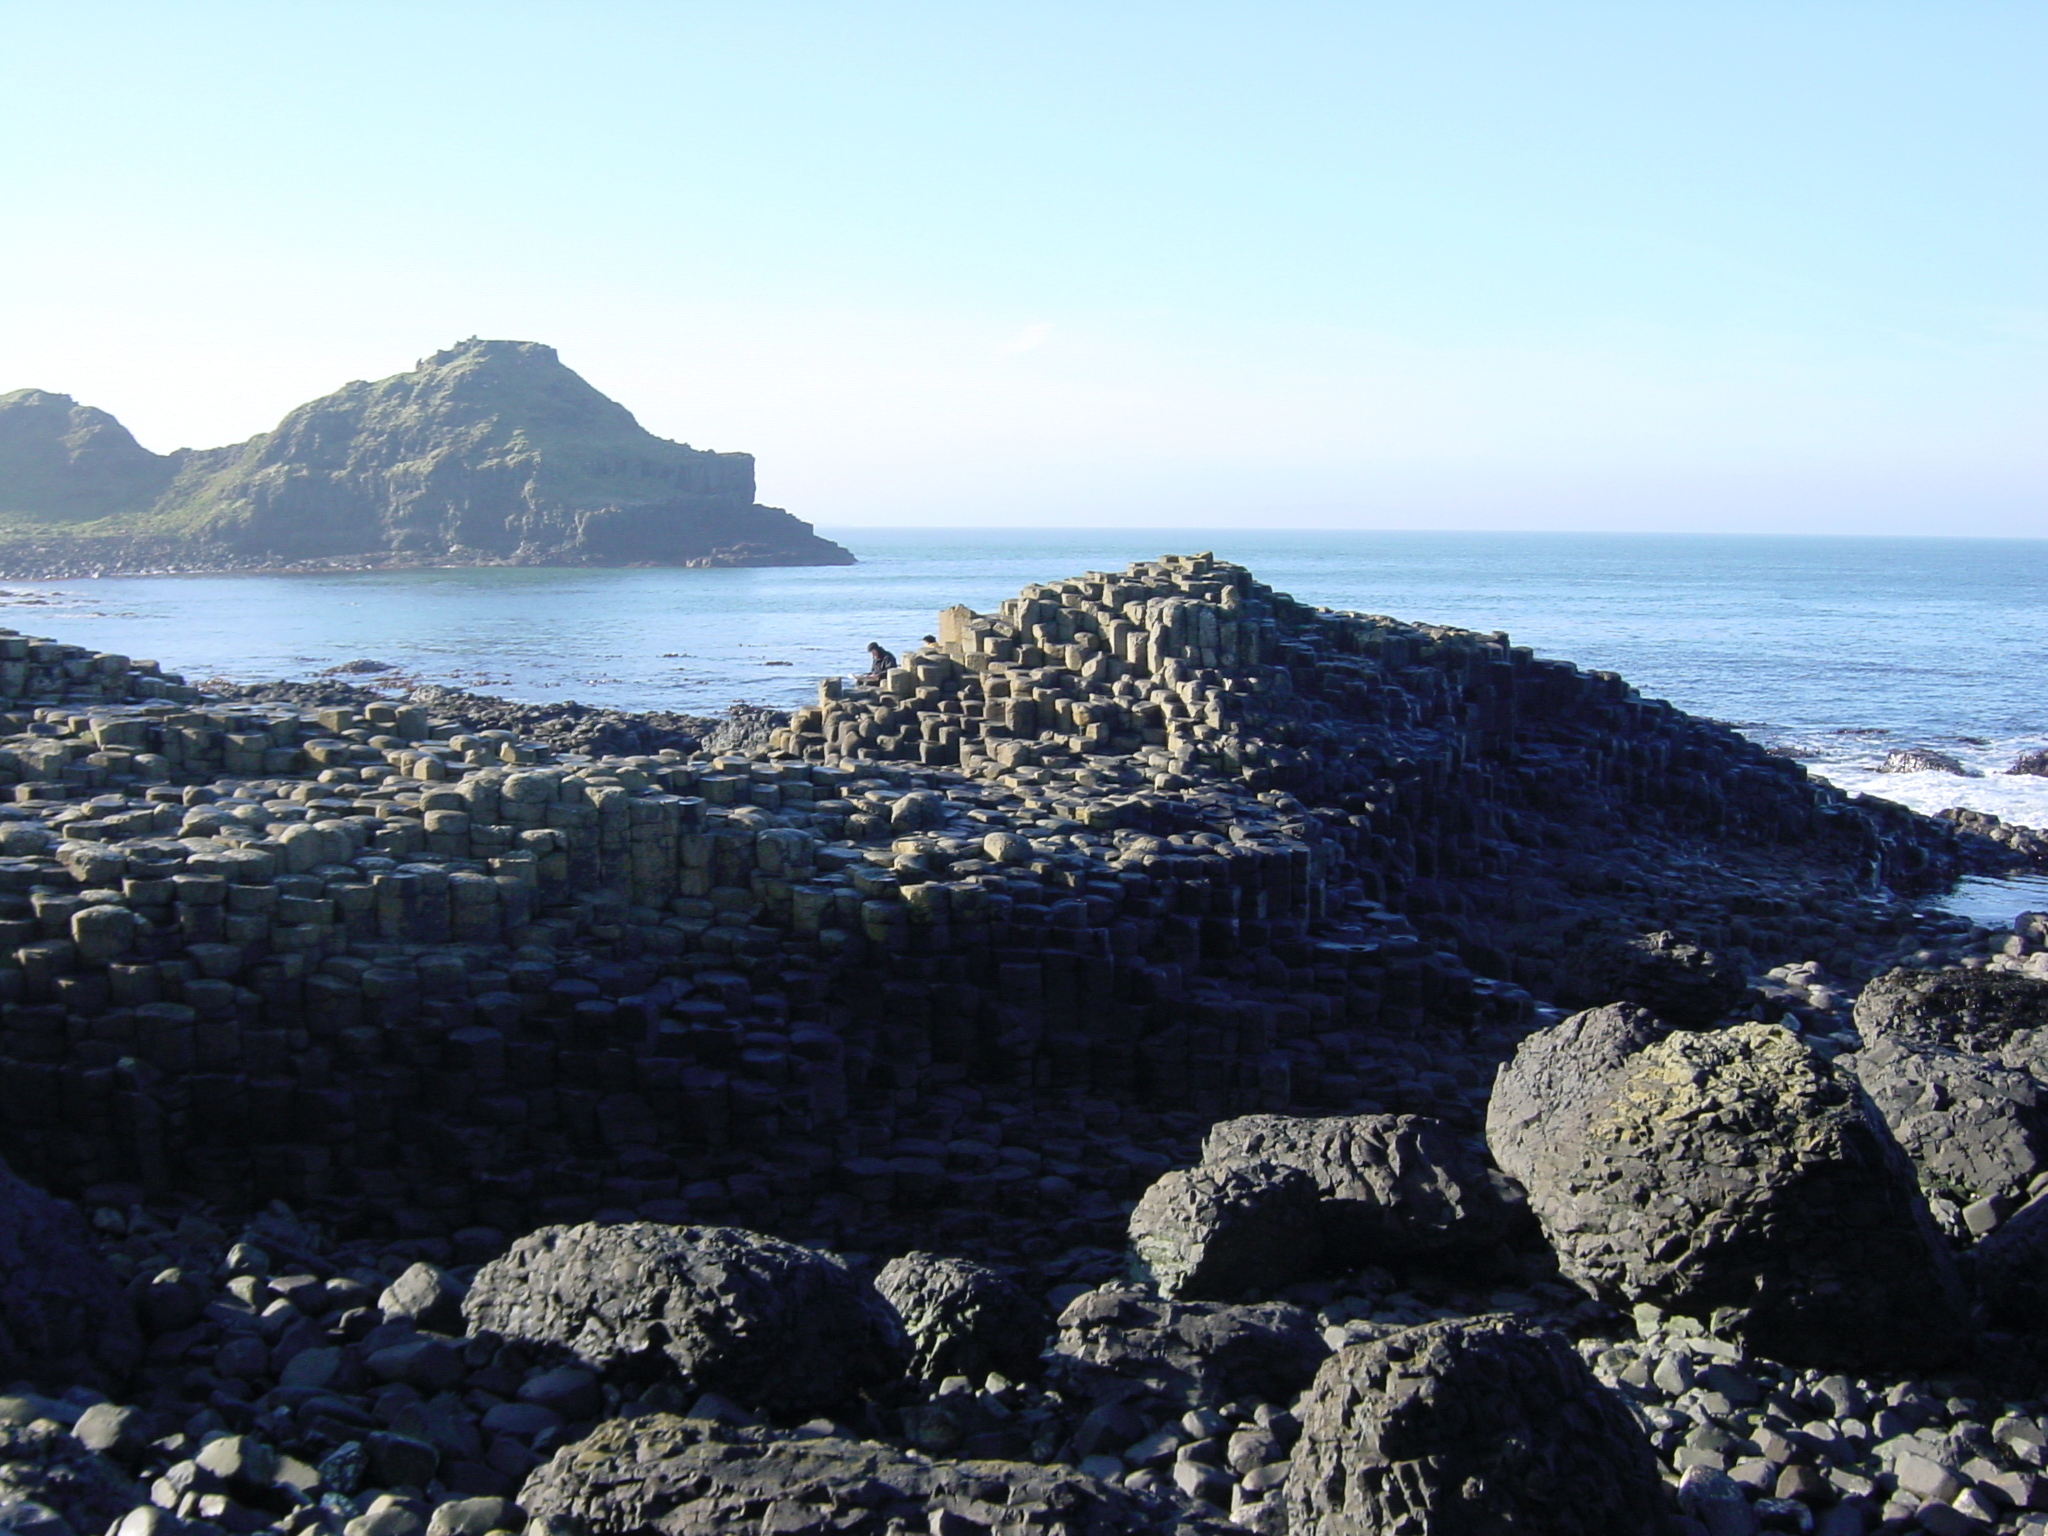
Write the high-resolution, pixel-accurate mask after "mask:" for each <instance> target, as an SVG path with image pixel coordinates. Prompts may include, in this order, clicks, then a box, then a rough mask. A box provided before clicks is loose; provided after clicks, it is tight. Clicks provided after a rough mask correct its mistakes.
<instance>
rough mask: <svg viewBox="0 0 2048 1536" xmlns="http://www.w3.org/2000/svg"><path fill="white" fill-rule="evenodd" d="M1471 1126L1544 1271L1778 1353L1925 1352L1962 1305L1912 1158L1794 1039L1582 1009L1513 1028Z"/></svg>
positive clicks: (1849, 1357) (1939, 1344)
mask: <svg viewBox="0 0 2048 1536" xmlns="http://www.w3.org/2000/svg"><path fill="white" fill-rule="evenodd" d="M1487 1140H1488V1144H1489V1145H1490V1146H1491V1148H1492V1150H1493V1155H1494V1157H1495V1158H1496V1159H1497V1160H1498V1161H1499V1163H1500V1165H1501V1167H1502V1168H1504V1169H1506V1170H1507V1172H1508V1173H1510V1174H1511V1175H1513V1176H1514V1177H1515V1178H1516V1179H1518V1180H1520V1181H1521V1184H1522V1186H1523V1188H1525V1189H1526V1190H1527V1191H1528V1194H1529V1205H1530V1208H1531V1210H1533V1211H1534V1212H1535V1214H1536V1217H1537V1220H1538V1221H1539V1222H1541V1224H1542V1226H1543V1231H1544V1234H1545V1236H1546V1237H1547V1238H1548V1239H1549V1240H1550V1244H1551V1246H1552V1248H1553V1249H1555V1250H1556V1253H1557V1258H1558V1263H1559V1266H1560V1268H1561V1269H1562V1271H1563V1272H1564V1273H1565V1274H1566V1275H1567V1276H1568V1277H1569V1278H1571V1279H1572V1280H1573V1281H1574V1282H1575V1283H1577V1284H1578V1285H1579V1286H1581V1287H1582V1288H1584V1289H1585V1290H1587V1291H1588V1292H1590V1293H1592V1294H1593V1295H1595V1296H1598V1297H1600V1298H1602V1299H1604V1300H1607V1301H1609V1302H1612V1303H1615V1304H1618V1305H1623V1306H1627V1305H1632V1304H1634V1303H1637V1302H1651V1303H1654V1304H1655V1305H1657V1306H1659V1307H1662V1308H1664V1309H1665V1310H1667V1311H1672V1312H1678V1313H1682V1314H1685V1315H1687V1316H1690V1317H1695V1318H1699V1319H1702V1320H1704V1321H1708V1322H1711V1323H1713V1324H1714V1325H1715V1326H1716V1327H1718V1328H1722V1329H1726V1330H1730V1331H1733V1332H1735V1333H1738V1334H1740V1335H1742V1336H1743V1337H1745V1338H1746V1339H1747V1340H1748V1341H1749V1342H1750V1343H1751V1344H1752V1345H1753V1346H1754V1347H1755V1348H1757V1349H1759V1350H1761V1351H1762V1352H1763V1353H1765V1354H1768V1355H1771V1356H1773V1357H1774V1358H1777V1359H1781V1360H1788V1361H1796V1362H1812V1363H1825V1362H1844V1363H1854V1362H1859V1361H1869V1362H1872V1363H1873V1364H1875V1363H1881V1362H1887V1361H1892V1362H1904V1361H1912V1360H1935V1359H1939V1358H1942V1357H1943V1356H1944V1355H1945V1354H1946V1353H1947V1352H1948V1351H1949V1350H1951V1349H1952V1348H1953V1347H1955V1345H1956V1344H1957V1342H1958V1341H1959V1336H1960V1333H1961V1330H1962V1328H1963V1326H1964V1322H1965V1309H1964V1303H1963V1300H1962V1296H1961V1292H1960V1289H1959V1287H1958V1284H1957V1282H1956V1278H1955V1275H1954V1272H1953V1268H1952V1265H1951V1263H1950V1261H1949V1259H1948V1257H1947V1253H1946V1250H1945V1249H1944V1247H1943V1246H1942V1244H1941V1241H1940V1238H1939V1236H1938V1234H1937V1233H1936V1232H1935V1230H1934V1226H1933V1223H1932V1221H1931V1220H1930V1218H1929V1216H1928V1213H1927V1207H1926V1204H1925V1202H1924V1201H1923V1200H1922V1199H1921V1197H1920V1193H1919V1190H1918V1188H1917V1187H1916V1184H1915V1181H1914V1175H1913V1169H1912V1167H1911V1165H1910V1164H1909V1163H1908V1162H1907V1160H1906V1157H1905V1154H1904V1153H1903V1152H1901V1151H1900V1149H1899V1146H1898V1144H1897V1142H1895V1141H1894V1140H1893V1139H1892V1137H1891V1134H1890V1132H1889V1131H1887V1130H1886V1128H1885V1126H1884V1123H1883V1121H1882V1120H1881V1119H1880V1118H1879V1116H1878V1114H1877V1112H1876V1110H1875V1109H1874V1108H1873V1107H1872V1106H1871V1104H1870V1102H1869V1100H1868V1099H1867V1098H1865V1096H1864V1095H1863V1094H1862V1093H1861V1092H1860V1091H1858V1089H1857V1087H1856V1084H1855V1082H1854V1080H1853V1079H1852V1078H1849V1077H1848V1076H1847V1075H1846V1074H1841V1073H1837V1072H1835V1071H1834V1070H1833V1069H1831V1068H1830V1067H1829V1065H1828V1064H1827V1063H1826V1062H1825V1061H1823V1060H1821V1058H1820V1057H1818V1056H1816V1055H1815V1054H1814V1053H1813V1052H1812V1051H1811V1050H1810V1049H1809V1048H1808V1047H1807V1046H1806V1045H1805V1044H1804V1043H1803V1042H1801V1041H1800V1040H1799V1038H1798V1037H1797V1036H1796V1035H1793V1034H1792V1033H1791V1032H1789V1031H1788V1030H1785V1029H1781V1028H1779V1027H1778V1026H1776V1025H1770V1024H1743V1025H1738V1026H1736V1027H1734V1028H1732V1029H1723V1030H1715V1031H1712V1032H1689V1031H1673V1032H1669V1033H1664V1034H1662V1035H1661V1037H1659V1034H1658V1026H1657V1025H1656V1021H1655V1020H1654V1019H1651V1018H1650V1017H1649V1016H1648V1015H1646V1014H1644V1013H1642V1012H1641V1011H1640V1010H1630V1009H1607V1008H1603V1009H1595V1010H1593V1011H1592V1013H1591V1014H1583V1015H1578V1016H1575V1017H1573V1018H1571V1019H1567V1020H1565V1021H1564V1022H1563V1023H1562V1024H1559V1025H1557V1026H1556V1027H1554V1028H1553V1029H1549V1030H1545V1031H1542V1032H1540V1033H1538V1034H1536V1035H1533V1036H1531V1037H1530V1038H1529V1039H1528V1040H1526V1041H1524V1042H1523V1045H1522V1048H1521V1049H1520V1050H1519V1051H1517V1053H1516V1055H1515V1058H1514V1060H1513V1061H1512V1062H1511V1063H1510V1064H1509V1065H1508V1066H1507V1067H1506V1068H1505V1069H1503V1071H1502V1073H1501V1077H1500V1081H1499V1083H1498V1084H1497V1085H1496V1090H1495V1093H1494V1098H1493V1102H1492V1105H1491V1107H1490V1110H1489V1114H1488V1117H1487Z"/></svg>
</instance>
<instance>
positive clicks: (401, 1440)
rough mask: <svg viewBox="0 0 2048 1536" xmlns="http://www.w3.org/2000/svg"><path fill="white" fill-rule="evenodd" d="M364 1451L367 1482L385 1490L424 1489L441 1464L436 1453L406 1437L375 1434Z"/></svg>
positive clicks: (364, 1445) (391, 1535)
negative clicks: (367, 1459)
mask: <svg viewBox="0 0 2048 1536" xmlns="http://www.w3.org/2000/svg"><path fill="white" fill-rule="evenodd" d="M363 1449H364V1450H365V1451H366V1452H368V1453H369V1458H370V1481H371V1482H373V1483H375V1484H377V1485H379V1486H381V1487H385V1488H424V1487H426V1486H427V1484H428V1483H429V1482H430V1481H431V1480H432V1479H433V1476H434V1473H435V1471H436V1470H437V1469H438V1468H439V1467H440V1465H441V1453H440V1452H439V1451H437V1450H435V1449H434V1447H433V1446H431V1445H428V1444H426V1443H425V1442H424V1441H420V1440H415V1439H413V1438H412V1437H411V1436H409V1435H393V1434H384V1433H379V1434H374V1435H371V1436H370V1438H369V1439H368V1440H366V1441H364V1442H363ZM422 1528H424V1526H423V1527H422ZM378 1536H394V1533H390V1532H383V1533H378Z"/></svg>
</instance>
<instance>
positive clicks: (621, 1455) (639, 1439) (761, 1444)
mask: <svg viewBox="0 0 2048 1536" xmlns="http://www.w3.org/2000/svg"><path fill="white" fill-rule="evenodd" d="M519 1502H520V1504H521V1505H522V1506H523V1507H524V1508H525V1509H526V1511H527V1513H528V1514H529V1515H530V1516H531V1517H533V1518H534V1519H536V1520H545V1521H547V1522H548V1523H549V1525H550V1527H551V1528H553V1527H554V1526H555V1523H556V1522H566V1523H567V1525H568V1527H569V1528H570V1529H573V1530H577V1531H581V1532H584V1533H587V1536H634V1533H638V1532H643V1531H650V1530H660V1531H667V1532H672V1533H674V1536H700V1533H702V1536H725V1533H728V1532H730V1533H733V1536H738V1533H740V1532H746V1533H748V1536H755V1533H759V1532H762V1531H774V1532H789V1533H797V1532H804V1531H818V1532H825V1531H832V1532H844V1533H846V1536H883V1533H884V1532H887V1531H889V1530H892V1529H894V1530H904V1529H913V1530H930V1531H934V1532H947V1533H951V1532H958V1533H960V1536H968V1533H970V1532H973V1531H976V1530H983V1529H988V1528H990V1527H996V1526H1000V1528H1001V1529H1003V1530H1005V1531H1012V1530H1014V1531H1019V1532H1034V1533H1037V1532H1043V1533H1045V1536H1124V1533H1131V1536H1135V1533H1138V1532H1145V1531H1153V1530H1166V1529H1172V1530H1179V1531H1187V1532H1190V1533H1206V1532H1215V1533H1218V1536H1220V1533H1221V1532H1222V1531H1223V1530H1224V1529H1225V1527H1223V1526H1222V1525H1221V1524H1220V1522H1218V1521H1215V1520H1213V1519H1211V1518H1207V1517H1204V1516H1202V1515H1201V1514H1200V1513H1199V1512H1197V1511H1195V1510H1192V1509H1190V1508H1189V1507H1188V1506H1187V1505H1186V1504H1184V1503H1182V1502H1180V1501H1178V1500H1175V1499H1172V1498H1170V1497H1169V1496H1166V1495H1164V1494H1159V1495H1153V1496H1150V1497H1147V1496H1145V1495H1140V1494H1137V1493H1134V1492H1132V1491H1130V1490H1128V1489H1124V1488H1119V1487H1116V1486H1114V1485H1112V1484H1109V1483H1105V1482H1102V1481H1100V1480H1098V1479H1096V1478H1093V1477H1089V1476H1086V1475H1084V1474H1082V1473H1079V1472H1075V1471H1072V1470H1070V1469H1067V1468H1064V1467H1039V1466H1031V1465H1028V1464H1024V1463H1018V1462H997V1461H960V1462H936V1461H932V1460H929V1459H927V1458H926V1457H923V1456H920V1455H917V1454H915V1453H913V1452H909V1451H899V1450H896V1449H895V1448H893V1447H891V1446H886V1445H878V1444H874V1443H871V1442H868V1441H862V1440H850V1439H845V1438H842V1437H840V1436H838V1435H831V1434H823V1435H809V1434H803V1433H794V1434H792V1433H788V1432H785V1431H780V1430H773V1429H753V1428H743V1427H739V1426H734V1425H726V1424H720V1423H716V1422H714V1421H712V1420H709V1419H681V1418H676V1417H674V1416H672V1415H669V1414H655V1415H650V1416H648V1417H645V1418H639V1419H615V1420H612V1421H611V1422H609V1423H606V1424H601V1425H599V1426H598V1427H597V1428H596V1429H595V1430H594V1431H592V1433H591V1435H590V1437H589V1438H588V1439H587V1440H584V1441H582V1442H581V1443H580V1444H577V1445H574V1446H569V1447H565V1448H564V1449H563V1450H561V1451H558V1452H557V1453H556V1454H555V1456H554V1458H553V1459H552V1460H551V1461H549V1462H548V1463H547V1464H546V1465H545V1466H543V1467H541V1468H539V1469H538V1470H537V1471H535V1472H534V1473H533V1475H532V1476H531V1477H529V1478H528V1479H527V1480H526V1484H525V1486H524V1487H523V1488H522V1489H521V1490H520V1495H519Z"/></svg>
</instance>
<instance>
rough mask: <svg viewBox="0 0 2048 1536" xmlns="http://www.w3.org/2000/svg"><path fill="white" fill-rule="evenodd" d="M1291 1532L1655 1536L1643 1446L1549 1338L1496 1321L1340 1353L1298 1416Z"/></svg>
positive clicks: (1433, 1328)
mask: <svg viewBox="0 0 2048 1536" xmlns="http://www.w3.org/2000/svg"><path fill="white" fill-rule="evenodd" d="M1297 1412H1298V1416H1299V1418H1300V1419H1301V1439H1300V1441H1299V1442H1298V1443H1297V1444H1296V1445H1295V1447H1294V1463H1293V1469H1292V1470H1291V1471H1290V1473H1289V1474H1288V1478H1287V1514H1288V1524H1289V1528H1290V1529H1292V1530H1297V1531H1315V1532H1318V1533H1320V1536H1386V1533H1391V1532H1396V1531H1398V1532H1402V1533H1403V1536H1516V1533H1519V1532H1525V1531H1526V1532H1534V1531H1541V1532H1542V1533H1543V1536H1651V1533H1655V1532H1657V1531H1659V1530H1661V1529H1664V1528H1665V1526H1664V1518H1665V1517H1664V1511H1663V1485H1662V1482H1661V1480H1660V1479H1659V1477H1658V1473H1657V1463H1656V1461H1655V1459H1654V1458H1653V1457H1652V1455H1651V1453H1650V1445H1649V1441H1648V1438H1647V1437H1646V1436H1645V1435H1644V1434H1643V1431H1642V1429H1641V1427H1640V1426H1639V1425H1638V1424H1637V1423H1636V1421H1635V1419H1634V1417H1633V1416H1632V1415H1631V1414H1630V1413H1629V1411H1628V1409H1627V1408H1626V1407H1625V1406H1624V1405H1623V1404H1622V1402H1621V1400H1620V1399H1619V1398H1617V1397H1616V1396H1615V1395H1614V1394H1613V1393H1612V1392H1610V1391H1608V1390H1607V1388H1605V1387H1603V1386H1601V1385H1600V1383H1599V1382H1598V1381H1596V1380H1594V1378H1593V1373H1592V1372H1591V1371H1590V1370H1588V1369H1587V1368H1586V1364H1585V1362H1584V1361H1582V1360H1581V1359H1579V1357H1578V1356H1577V1355H1576V1354H1574V1353H1573V1352H1572V1349H1571V1346H1570V1345H1568V1344H1566V1343H1565V1341H1564V1340H1563V1339H1561V1338H1559V1337H1557V1336H1556V1335H1555V1334H1550V1333H1534V1332H1531V1331H1529V1330H1527V1329H1525V1328H1523V1327H1521V1326H1520V1325H1518V1324H1516V1323H1514V1322H1512V1321H1510V1320H1508V1319H1506V1318H1498V1317H1481V1318H1468V1319H1458V1320H1453V1321H1446V1322H1439V1323H1425V1324H1423V1325H1422V1326H1421V1327H1419V1328H1408V1329H1404V1330H1402V1331H1401V1332H1399V1333H1395V1334H1390V1335H1388V1336H1387V1337H1385V1338H1382V1339H1375V1340H1373V1341H1371V1342H1369V1343H1363V1344H1352V1345H1349V1346H1347V1347H1346V1348H1344V1349H1341V1350H1339V1351H1338V1352H1337V1353H1336V1354H1334V1355H1332V1356H1331V1357H1330V1358H1329V1359H1328V1360H1327V1361H1325V1362H1324V1363H1323V1367H1322V1369H1321V1370H1319V1371H1317V1372H1316V1379H1315V1384H1314V1385H1313V1386H1312V1387H1311V1388H1310V1389H1309V1392H1308V1395H1307V1397H1306V1398H1304V1399H1303V1401H1302V1404H1301V1406H1300V1408H1299V1409H1298V1410H1297Z"/></svg>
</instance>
